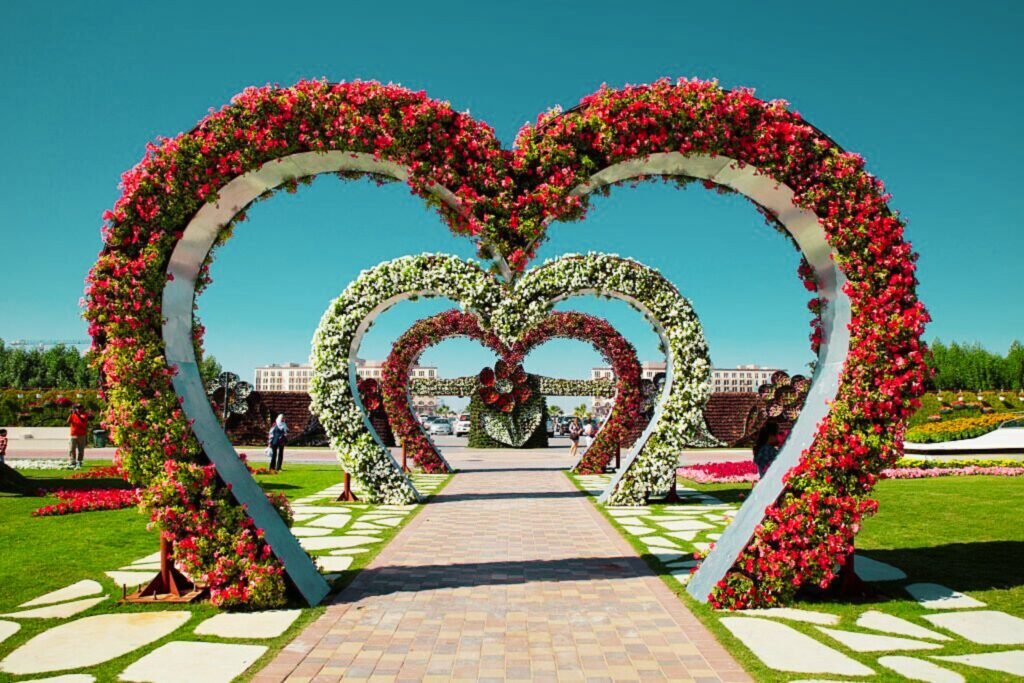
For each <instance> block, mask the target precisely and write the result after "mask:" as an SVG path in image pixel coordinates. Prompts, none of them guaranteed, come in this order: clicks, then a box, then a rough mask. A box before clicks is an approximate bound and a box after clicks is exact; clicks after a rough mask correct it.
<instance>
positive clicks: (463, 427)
mask: <svg viewBox="0 0 1024 683" xmlns="http://www.w3.org/2000/svg"><path fill="white" fill-rule="evenodd" d="M469 428H470V422H469V415H468V414H466V413H463V414H462V415H459V417H458V418H456V420H455V424H454V425H452V431H453V432H454V433H455V436H465V435H467V434H469Z"/></svg>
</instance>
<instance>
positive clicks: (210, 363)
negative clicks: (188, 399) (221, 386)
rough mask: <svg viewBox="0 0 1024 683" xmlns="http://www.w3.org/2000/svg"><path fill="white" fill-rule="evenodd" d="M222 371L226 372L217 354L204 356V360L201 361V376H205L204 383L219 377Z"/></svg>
mask: <svg viewBox="0 0 1024 683" xmlns="http://www.w3.org/2000/svg"><path fill="white" fill-rule="evenodd" d="M222 372H224V368H222V367H221V366H220V363H218V362H217V358H216V356H213V355H208V356H203V357H202V360H200V361H199V376H200V377H202V378H203V384H207V383H209V382H210V380H213V379H217V377H218V375H220V373H222Z"/></svg>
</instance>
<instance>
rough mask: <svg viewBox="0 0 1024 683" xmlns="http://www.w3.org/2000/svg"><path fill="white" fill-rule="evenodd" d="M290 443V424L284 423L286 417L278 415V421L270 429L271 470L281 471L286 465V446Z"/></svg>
mask: <svg viewBox="0 0 1024 683" xmlns="http://www.w3.org/2000/svg"><path fill="white" fill-rule="evenodd" d="M286 441H288V424H287V423H286V422H285V421H284V415H278V416H277V420H276V421H275V422H274V424H273V425H271V427H270V434H269V435H268V445H269V446H270V469H272V470H277V471H279V472H280V471H281V466H282V465H284V444H285V442H286Z"/></svg>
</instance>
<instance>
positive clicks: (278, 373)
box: [254, 360, 437, 415]
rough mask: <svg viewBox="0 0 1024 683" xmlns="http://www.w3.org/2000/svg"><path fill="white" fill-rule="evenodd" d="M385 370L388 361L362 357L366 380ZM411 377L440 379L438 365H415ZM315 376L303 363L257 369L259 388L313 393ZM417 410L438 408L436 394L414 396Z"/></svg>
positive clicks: (424, 412)
mask: <svg viewBox="0 0 1024 683" xmlns="http://www.w3.org/2000/svg"><path fill="white" fill-rule="evenodd" d="M383 369H384V361H381V360H360V361H359V362H358V370H357V372H358V373H359V376H360V377H362V378H364V379H369V378H371V377H372V378H373V379H380V377H381V374H382V372H383ZM410 376H411V377H412V378H414V379H436V378H437V368H436V367H431V366H422V365H414V366H413V368H412V371H411V372H410ZM312 377H313V368H312V366H310V365H303V364H300V363H283V364H280V365H276V364H275V365H264V366H261V367H258V368H256V381H255V382H254V385H255V387H256V391H304V392H307V393H308V392H309V380H310V378H312ZM412 403H413V410H414V411H415V412H416V413H418V414H421V415H429V414H431V413H433V412H434V410H435V409H436V408H437V398H436V397H434V396H413V397H412Z"/></svg>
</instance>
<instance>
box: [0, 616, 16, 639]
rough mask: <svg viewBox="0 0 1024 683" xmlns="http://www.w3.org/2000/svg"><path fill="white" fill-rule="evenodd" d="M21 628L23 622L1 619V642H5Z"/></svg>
mask: <svg viewBox="0 0 1024 683" xmlns="http://www.w3.org/2000/svg"><path fill="white" fill-rule="evenodd" d="M20 629H21V624H19V623H17V622H15V621H0V643H2V642H4V641H5V640H7V639H8V638H10V637H11V636H13V635H14V634H15V633H17V632H18V631H19V630H20Z"/></svg>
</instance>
